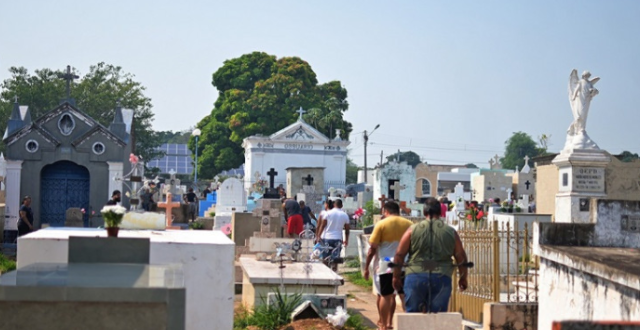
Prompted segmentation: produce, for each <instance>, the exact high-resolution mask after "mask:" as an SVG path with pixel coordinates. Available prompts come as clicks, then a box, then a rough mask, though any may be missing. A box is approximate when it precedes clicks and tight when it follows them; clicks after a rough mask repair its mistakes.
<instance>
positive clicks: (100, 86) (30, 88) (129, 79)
mask: <svg viewBox="0 0 640 330" xmlns="http://www.w3.org/2000/svg"><path fill="white" fill-rule="evenodd" d="M73 71H76V70H75V69H74V70H73ZM9 72H10V73H11V77H10V78H9V79H6V80H4V81H3V82H2V83H1V84H0V115H1V116H2V120H0V130H2V131H4V129H5V127H6V125H7V120H8V118H9V116H10V114H11V109H12V106H13V102H14V98H15V97H16V96H17V97H18V101H19V103H20V104H23V105H28V106H29V110H30V111H31V115H32V118H33V119H35V118H37V117H39V116H41V115H42V114H44V113H45V112H47V111H49V110H52V109H53V108H55V107H56V106H57V105H59V104H60V100H63V99H64V98H65V97H66V91H65V89H66V87H65V81H64V80H62V79H60V78H59V75H60V74H61V73H62V71H60V70H51V69H40V70H35V71H34V73H33V74H30V73H29V72H28V70H27V69H26V68H24V67H11V68H10V69H9ZM76 74H77V71H76ZM144 90H145V87H144V86H142V84H141V83H139V82H137V81H135V80H134V76H133V75H132V74H130V73H126V72H124V71H123V70H122V68H121V67H119V66H114V65H111V64H106V63H104V62H101V63H98V64H96V65H93V66H91V67H90V68H89V72H88V73H87V74H86V75H84V76H83V77H81V78H80V79H79V80H77V81H74V82H73V83H72V87H71V97H72V98H74V99H75V100H76V104H77V107H78V108H79V109H81V110H82V111H84V112H85V113H87V114H88V115H89V116H91V117H92V118H94V119H96V120H97V121H98V122H100V123H101V124H102V125H105V126H109V124H110V123H111V121H112V120H113V116H114V111H115V106H116V102H117V100H120V103H121V105H122V107H123V108H127V109H134V110H135V112H134V125H133V130H134V136H135V144H136V145H135V150H136V153H137V154H138V155H140V156H142V158H143V159H145V160H151V159H153V158H155V157H157V156H160V153H159V152H158V151H156V148H157V147H158V145H159V144H160V143H159V142H160V140H159V138H158V135H157V134H156V133H155V132H154V131H153V130H152V128H151V123H152V121H153V116H154V114H153V112H152V111H151V107H152V105H151V99H150V98H148V97H146V96H145V95H144ZM3 147H4V146H3Z"/></svg>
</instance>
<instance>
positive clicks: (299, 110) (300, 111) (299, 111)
mask: <svg viewBox="0 0 640 330" xmlns="http://www.w3.org/2000/svg"><path fill="white" fill-rule="evenodd" d="M296 112H297V113H299V114H300V118H299V119H302V114H303V113H306V111H304V110H302V107H300V109H298V110H296Z"/></svg>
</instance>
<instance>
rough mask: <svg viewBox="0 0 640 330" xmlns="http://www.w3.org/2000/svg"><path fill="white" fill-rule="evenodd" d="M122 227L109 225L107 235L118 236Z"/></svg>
mask: <svg viewBox="0 0 640 330" xmlns="http://www.w3.org/2000/svg"><path fill="white" fill-rule="evenodd" d="M118 231H120V227H107V237H118Z"/></svg>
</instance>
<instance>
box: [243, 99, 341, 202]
mask: <svg viewBox="0 0 640 330" xmlns="http://www.w3.org/2000/svg"><path fill="white" fill-rule="evenodd" d="M302 113H304V111H303V110H301V111H300V118H299V119H298V121H296V122H295V123H293V124H291V125H289V126H287V127H285V128H283V129H281V130H280V131H278V132H276V133H273V134H272V135H270V136H260V135H253V136H249V137H247V138H245V139H244V140H243V141H242V147H243V148H244V157H245V162H244V164H245V173H255V172H258V173H261V174H262V176H266V175H267V172H268V171H269V169H271V168H274V169H275V171H276V172H277V174H276V176H275V178H274V186H275V187H277V186H278V185H280V184H282V185H283V186H284V185H286V174H287V172H286V170H285V169H286V168H289V167H324V182H325V183H328V184H331V185H333V186H335V187H344V186H345V182H346V176H347V173H346V172H345V168H346V166H347V146H349V144H350V142H349V141H345V140H342V139H341V138H340V136H339V135H338V136H336V137H335V138H334V139H330V138H328V137H327V136H325V135H324V134H322V133H320V132H319V131H318V130H316V129H315V128H313V127H312V126H311V125H309V124H308V123H306V122H305V121H304V120H303V119H302ZM254 183H255V178H251V179H249V180H246V181H245V182H244V187H245V189H246V190H251V187H252V185H253V184H254ZM292 193H294V194H295V193H297V191H293V192H292Z"/></svg>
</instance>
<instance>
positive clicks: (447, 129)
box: [0, 0, 640, 166]
mask: <svg viewBox="0 0 640 330" xmlns="http://www.w3.org/2000/svg"><path fill="white" fill-rule="evenodd" d="M638 17H640V2H638V1H527V2H524V1H438V2H435V1H413V2H411V1H405V2H400V1H394V2H391V1H348V2H347V1H223V2H221V1H184V2H176V1H146V0H144V1H101V2H97V1H70V0H60V1H55V2H51V1H44V0H43V1H33V0H21V1H10V2H9V1H5V2H3V3H2V4H0V37H1V38H0V40H1V41H2V42H1V43H0V80H4V79H6V78H8V77H9V74H8V70H7V69H8V68H9V67H11V66H24V67H27V68H28V69H29V70H30V71H33V70H34V69H39V68H45V67H47V68H57V69H63V68H64V67H65V66H66V65H67V64H70V65H72V66H74V67H76V68H77V69H79V70H80V72H81V73H82V74H84V73H86V72H87V71H88V69H89V66H90V65H92V64H96V63H98V62H101V61H104V62H107V63H110V64H115V65H120V66H122V67H123V69H124V70H125V71H126V72H130V73H133V74H134V75H135V76H136V79H137V80H138V81H140V82H141V83H142V84H143V85H144V86H146V87H147V93H146V94H147V95H148V96H149V97H151V98H152V102H153V105H154V107H153V111H154V112H155V114H156V119H155V121H154V128H155V129H156V130H173V131H178V130H184V129H187V128H189V127H191V126H194V125H195V124H196V123H197V122H198V121H199V120H200V119H202V118H203V117H204V116H206V115H207V114H208V113H209V112H210V111H211V109H212V107H213V102H214V101H215V99H216V97H217V93H216V91H215V89H214V88H213V86H212V85H211V74H212V73H213V72H215V71H216V70H217V69H218V68H219V67H220V66H221V65H222V64H223V62H224V60H226V59H230V58H234V57H238V56H240V55H242V54H245V53H249V52H252V51H264V52H267V53H269V54H272V55H276V56H277V57H284V56H298V57H301V58H302V59H304V60H306V61H308V62H309V63H310V64H311V66H312V68H313V69H314V71H315V72H316V74H317V76H318V80H319V81H320V82H327V81H331V80H340V81H341V82H342V84H343V85H344V86H345V87H346V88H347V90H348V93H349V97H348V101H349V103H350V108H349V111H347V113H346V118H347V120H349V121H351V122H352V123H353V124H354V132H355V133H359V134H354V135H352V137H351V141H352V147H353V150H352V152H351V155H352V158H353V159H354V160H355V161H356V163H358V164H362V163H363V154H364V151H363V141H362V134H361V133H360V132H362V131H363V130H369V131H370V130H371V129H373V127H375V126H376V124H380V125H381V126H380V128H379V129H378V130H377V131H376V132H375V133H374V134H373V135H371V138H370V142H371V144H370V146H369V148H368V154H369V158H368V159H369V164H370V165H374V164H375V163H377V162H378V161H379V159H380V152H381V151H383V152H384V154H385V155H389V154H391V153H393V152H395V151H396V150H398V149H400V150H402V151H407V150H413V151H415V152H416V153H418V154H419V155H421V156H422V157H423V158H424V160H425V161H427V162H428V163H433V164H465V163H468V162H473V163H476V164H478V165H480V166H486V165H487V162H488V160H489V158H491V157H492V156H493V155H494V154H499V155H501V154H502V153H503V152H504V142H505V140H507V139H508V138H509V137H510V136H511V135H512V134H513V132H517V131H523V132H526V133H528V134H530V135H531V136H532V137H533V138H534V140H537V137H538V136H539V135H541V134H547V135H551V141H550V142H551V145H550V150H551V151H558V150H559V149H561V148H562V146H563V144H564V139H565V132H566V129H567V127H568V126H569V124H570V122H571V120H572V116H571V111H570V107H569V102H568V100H567V84H568V78H569V73H570V72H571V70H572V69H573V68H576V69H578V70H579V71H580V72H582V71H583V70H590V71H591V72H592V74H593V75H594V76H599V77H601V78H602V80H601V81H600V82H598V84H597V85H596V87H597V88H598V89H599V90H600V95H598V96H597V97H596V98H595V99H594V101H593V102H592V106H591V111H590V114H589V118H588V122H587V132H588V133H589V135H590V137H591V138H592V139H593V140H594V141H596V142H597V143H598V144H599V145H600V147H601V148H603V149H606V150H608V151H609V152H611V153H619V152H621V151H623V150H630V151H632V152H640V145H639V144H640V143H639V141H640V129H638V123H639V120H638V119H640V114H639V109H637V106H634V105H633V103H634V102H635V101H636V98H635V97H636V96H637V94H638V93H637V92H638V91H639V90H640V74H639V71H640V64H639V63H640V38H639V35H640V19H638ZM293 110H294V109H292V111H293Z"/></svg>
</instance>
